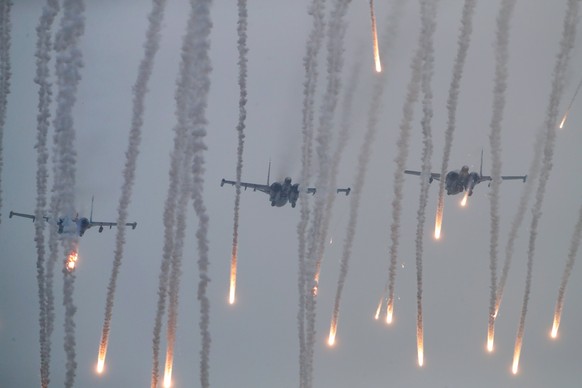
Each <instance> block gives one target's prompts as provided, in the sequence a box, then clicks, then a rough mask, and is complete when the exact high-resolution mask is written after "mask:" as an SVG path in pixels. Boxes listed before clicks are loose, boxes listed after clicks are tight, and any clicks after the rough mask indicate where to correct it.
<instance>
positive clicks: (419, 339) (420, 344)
mask: <svg viewBox="0 0 582 388" xmlns="http://www.w3.org/2000/svg"><path fill="white" fill-rule="evenodd" d="M416 351H417V353H418V366H420V367H422V366H423V364H424V338H423V333H422V328H417V330H416Z"/></svg>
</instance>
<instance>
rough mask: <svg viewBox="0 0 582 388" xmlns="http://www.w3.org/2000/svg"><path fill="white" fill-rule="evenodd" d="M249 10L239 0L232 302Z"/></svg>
mask: <svg viewBox="0 0 582 388" xmlns="http://www.w3.org/2000/svg"><path fill="white" fill-rule="evenodd" d="M247 18H248V12H247V2H246V0H238V28H237V33H238V46H237V48H238V66H239V67H238V85H239V88H240V96H239V103H238V108H239V114H238V124H237V126H236V130H237V132H238V146H237V149H236V154H237V161H236V195H235V199H234V227H233V232H232V254H231V263H230V287H231V289H230V303H231V304H232V303H234V300H235V292H236V269H237V258H238V257H237V256H238V223H239V212H240V192H241V189H240V180H241V176H242V168H243V151H244V140H245V133H244V130H245V120H246V117H247V110H246V104H247V62H248V59H247V52H248V48H247V25H248V21H247Z"/></svg>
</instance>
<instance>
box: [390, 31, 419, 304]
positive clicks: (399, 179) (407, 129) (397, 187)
mask: <svg viewBox="0 0 582 388" xmlns="http://www.w3.org/2000/svg"><path fill="white" fill-rule="evenodd" d="M421 65H422V46H421V44H420V40H419V44H418V48H417V50H416V53H415V54H414V56H413V58H412V61H411V63H410V69H411V75H410V81H409V82H408V86H407V89H406V90H407V93H406V99H405V101H404V105H403V107H402V120H401V122H400V134H399V135H398V142H397V143H396V144H397V145H398V147H397V154H396V159H395V160H394V161H395V162H396V168H395V170H394V198H393V199H392V223H391V225H390V240H391V245H390V267H389V273H388V281H387V282H386V286H385V287H384V294H383V295H386V292H388V298H387V303H388V311H393V306H394V289H395V282H396V262H397V259H398V247H399V244H400V217H401V215H402V199H403V193H402V191H403V185H404V169H405V168H406V160H407V159H408V148H409V142H410V133H411V123H412V119H413V117H414V104H415V103H416V101H417V100H418V93H419V89H420V79H421ZM382 299H384V298H382Z"/></svg>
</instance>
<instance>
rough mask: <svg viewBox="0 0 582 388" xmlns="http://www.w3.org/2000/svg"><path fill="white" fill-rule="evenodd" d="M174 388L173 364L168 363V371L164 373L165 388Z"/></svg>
mask: <svg viewBox="0 0 582 388" xmlns="http://www.w3.org/2000/svg"><path fill="white" fill-rule="evenodd" d="M171 386H172V364H171V362H170V363H168V362H167V361H166V370H165V372H164V388H170V387H171Z"/></svg>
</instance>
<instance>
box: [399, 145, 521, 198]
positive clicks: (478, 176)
mask: <svg viewBox="0 0 582 388" xmlns="http://www.w3.org/2000/svg"><path fill="white" fill-rule="evenodd" d="M404 173H405V174H410V175H417V176H420V175H421V172H420V171H413V170H404ZM440 179H441V174H439V173H435V172H431V173H430V176H429V178H428V180H429V182H430V183H432V181H433V180H437V181H440ZM501 179H502V180H522V181H523V182H525V180H526V179H527V175H502V176H501ZM491 180H493V179H492V178H491V177H490V176H488V175H483V151H481V167H480V168H479V172H475V171H473V172H469V166H463V167H461V169H460V170H453V171H449V172H448V173H447V175H446V176H445V189H446V190H447V194H448V195H454V194H459V193H462V192H464V191H467V194H468V195H469V196H471V195H473V189H474V188H475V186H476V185H477V184H479V183H481V182H483V181H491Z"/></svg>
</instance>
